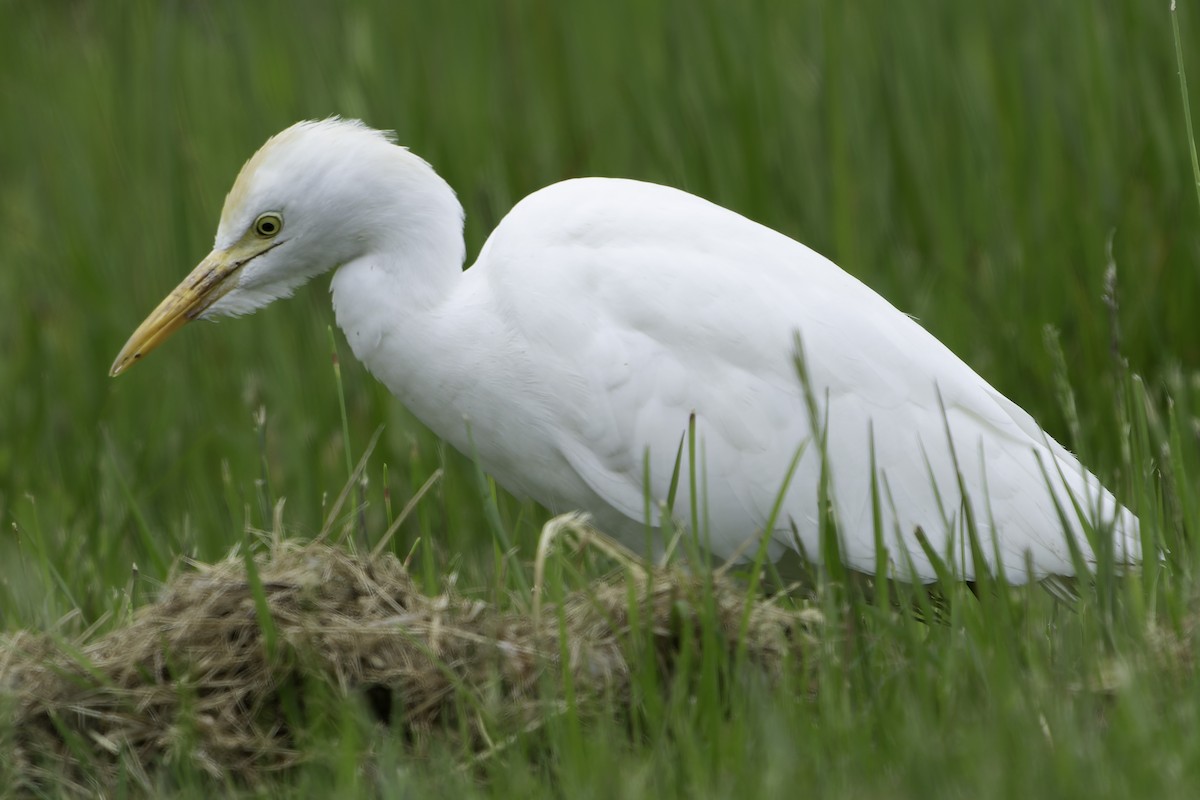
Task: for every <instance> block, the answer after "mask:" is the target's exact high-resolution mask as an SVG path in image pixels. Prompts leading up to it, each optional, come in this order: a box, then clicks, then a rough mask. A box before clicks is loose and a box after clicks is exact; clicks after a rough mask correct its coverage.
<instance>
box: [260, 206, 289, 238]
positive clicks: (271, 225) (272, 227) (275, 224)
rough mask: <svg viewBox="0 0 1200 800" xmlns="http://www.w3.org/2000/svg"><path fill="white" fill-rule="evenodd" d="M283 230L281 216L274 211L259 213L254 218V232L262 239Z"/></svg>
mask: <svg viewBox="0 0 1200 800" xmlns="http://www.w3.org/2000/svg"><path fill="white" fill-rule="evenodd" d="M281 230H283V217H281V216H279V215H278V214H274V213H270V212H268V213H266V214H260V215H259V216H258V219H256V220H254V232H255V233H257V234H258V235H259V236H261V237H263V238H264V239H269V238H271V237H272V236H274V235H275V234H277V233H279V232H280V231H281Z"/></svg>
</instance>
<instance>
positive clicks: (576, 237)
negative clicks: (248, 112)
mask: <svg viewBox="0 0 1200 800" xmlns="http://www.w3.org/2000/svg"><path fill="white" fill-rule="evenodd" d="M270 218H275V219H278V220H279V223H280V224H279V226H278V228H277V229H275V230H274V231H273V232H272V230H271V226H270V224H269V223H270ZM264 219H266V220H267V223H262V222H261V221H262V220H264ZM462 222H463V214H462V208H461V206H460V205H459V203H458V201H457V199H456V198H455V196H454V193H453V191H452V190H451V189H450V187H449V186H448V185H447V184H446V183H445V182H444V181H443V180H442V179H441V178H440V177H438V176H437V174H436V173H435V172H434V171H433V169H432V168H431V167H429V165H428V164H426V163H425V162H424V161H422V160H421V159H420V158H418V157H417V156H415V155H413V154H411V153H409V152H408V151H407V150H405V149H403V148H401V147H397V146H396V145H394V144H393V143H392V142H391V141H390V140H389V139H388V138H387V137H386V136H385V135H384V134H382V133H380V132H378V131H374V130H371V129H369V128H367V127H366V126H364V125H362V124H361V123H358V122H351V121H341V120H326V121H323V122H304V123H299V124H297V125H294V126H292V127H291V128H288V129H287V130H286V131H284V132H283V133H281V134H279V135H278V136H276V137H274V138H273V139H271V140H270V141H268V142H267V144H266V145H264V147H263V148H262V149H261V150H260V151H259V152H258V153H257V154H256V155H255V156H254V157H253V158H252V159H251V160H250V161H249V162H247V165H246V166H245V167H244V168H243V170H242V173H241V174H240V175H239V176H238V180H237V182H236V183H235V185H234V188H233V189H232V190H231V192H230V194H229V197H228V198H227V200H226V204H225V209H224V212H223V213H222V217H221V224H220V227H219V230H218V232H217V237H216V245H215V248H214V250H213V253H212V254H210V256H209V257H208V258H206V259H205V260H204V261H203V262H202V263H201V265H200V266H199V267H197V268H196V270H195V271H194V272H193V274H192V275H191V276H189V278H188V279H187V280H185V281H184V283H183V284H181V285H180V287H179V288H177V289H176V290H175V291H174V292H172V294H171V295H170V296H169V297H168V298H167V299H166V300H164V302H163V304H162V305H161V306H160V307H159V309H158V310H156V311H155V312H154V313H153V314H151V316H150V317H149V318H148V319H147V321H146V322H145V323H143V325H142V327H141V328H139V329H138V331H137V332H136V333H135V334H134V335H133V337H132V338H131V339H130V342H129V343H128V344H127V345H126V347H125V350H123V351H122V353H121V355H120V356H118V358H117V361H116V363H115V364H114V365H113V372H114V374H115V373H117V372H120V371H121V370H122V369H124V368H125V367H126V366H127V365H128V364H129V363H131V362H132V361H133V360H134V359H136V358H138V357H140V356H141V355H142V354H144V353H146V352H148V351H149V350H150V349H151V348H153V347H154V346H156V345H157V344H158V343H159V342H160V341H161V340H162V339H163V338H165V337H166V336H167V335H168V334H169V333H170V332H172V331H173V330H175V329H176V328H178V327H179V326H180V325H182V324H183V322H185V321H187V320H188V319H192V318H195V317H199V316H213V315H217V314H222V313H233V314H239V313H246V312H249V311H252V310H254V309H255V308H258V307H260V306H262V305H265V304H266V303H268V302H270V301H271V300H274V299H275V298H277V297H281V296H285V295H288V294H290V293H291V291H292V290H293V289H294V288H295V287H296V286H298V285H299V284H301V283H303V282H304V281H306V280H308V279H309V278H311V277H313V276H315V275H317V274H320V273H322V272H325V271H328V270H336V272H335V273H334V276H333V281H332V293H333V303H334V308H335V310H336V316H337V322H338V325H339V326H340V327H341V329H342V330H343V331H344V333H345V335H346V338H347V339H348V341H349V343H350V346H351V348H352V349H353V351H354V353H355V355H356V356H357V357H358V358H359V359H361V360H362V361H363V363H365V364H366V365H367V367H368V368H369V369H370V370H371V372H372V373H374V374H375V375H376V376H377V377H378V378H379V379H380V380H381V381H383V383H384V384H386V385H387V387H388V388H389V389H390V390H391V391H392V392H393V393H394V394H395V395H396V396H397V397H398V398H399V399H400V400H401V402H403V403H404V404H405V405H406V406H407V407H408V408H409V409H410V410H411V411H412V412H413V413H414V414H415V415H416V416H417V417H418V418H420V419H421V420H422V421H423V422H424V423H425V424H427V425H428V426H429V427H430V428H431V429H432V430H433V431H435V432H436V433H437V434H438V435H439V436H442V437H444V438H445V439H446V440H447V441H449V442H450V443H451V444H452V445H454V446H455V447H456V448H458V449H459V450H461V451H462V452H464V453H466V454H468V455H470V456H472V457H475V458H478V459H479V462H480V463H481V465H482V466H483V468H484V469H485V470H487V471H488V472H489V473H490V474H492V475H493V476H494V477H495V478H496V480H497V481H498V482H499V483H500V484H502V485H503V486H505V487H506V488H508V489H510V490H511V491H513V492H515V493H517V494H519V495H526V496H529V497H532V498H534V499H536V500H538V501H539V502H541V503H543V504H544V505H546V506H548V507H550V508H551V509H553V510H557V511H565V510H572V509H584V510H587V511H590V512H591V513H592V514H593V515H594V516H595V519H596V521H597V524H598V525H599V526H600V527H601V528H603V529H605V530H607V531H609V532H610V533H613V534H615V535H617V536H618V537H619V538H623V539H625V540H626V541H627V542H629V543H630V544H632V545H634V546H638V547H640V546H641V543H642V542H644V541H645V531H646V522H647V520H646V509H647V491H648V492H649V499H650V500H651V502H650V503H649V508H650V520H649V523H650V525H651V526H652V527H655V528H657V527H658V526H659V525H660V524H661V520H660V514H661V502H662V501H663V500H664V499H665V498H666V497H667V495H668V492H669V488H670V485H671V481H672V475H673V472H674V467H675V463H676V458H677V454H678V453H679V448H680V445H681V440H682V438H683V436H684V434H685V432H686V431H687V429H688V425H689V418H690V417H691V416H692V415H693V414H694V417H695V430H696V441H697V448H696V453H695V455H694V460H695V463H696V464H697V476H698V480H699V485H700V486H701V487H702V490H701V491H700V492H698V494H699V497H698V498H697V502H698V504H699V506H700V507H701V508H702V510H703V513H702V519H704V520H706V525H702V526H701V527H702V528H703V529H704V530H703V533H704V535H705V536H706V538H707V541H708V542H709V544H710V546H711V549H712V551H713V552H714V554H715V555H716V556H718V557H721V558H724V557H728V556H730V555H734V554H736V553H738V552H746V550H745V544H746V542H747V540H750V539H753V538H754V537H756V536H757V535H758V534H759V533H760V532H761V530H762V528H763V527H764V526H765V524H766V523H767V521H768V518H769V517H770V514H771V510H772V508H773V506H774V505H775V502H776V498H777V497H778V496H779V494H780V491H781V489H782V487H783V485H784V481H785V478H786V476H787V474H788V470H789V465H790V464H791V462H792V460H793V458H794V456H795V455H796V454H797V452H801V453H802V455H801V457H800V460H799V462H798V466H797V468H796V470H795V473H794V475H793V476H792V478H791V480H790V483H788V485H787V487H786V490H785V492H784V494H783V502H782V505H781V513H780V515H779V517H778V519H777V520H776V524H775V525H774V530H773V531H772V532H771V535H770V538H771V545H770V555H771V556H772V557H777V556H779V555H780V554H781V553H783V552H784V551H786V550H788V549H793V548H796V547H798V546H802V547H803V549H804V550H805V551H806V552H807V554H808V555H809V556H816V555H817V554H818V553H819V552H820V548H819V542H818V519H819V516H820V515H819V509H818V484H819V480H820V474H821V457H820V450H821V448H820V446H819V444H818V440H817V439H815V438H814V436H813V425H812V421H811V420H810V411H809V407H808V406H807V405H806V403H805V394H804V390H803V387H802V384H801V381H800V380H799V378H798V375H797V370H796V363H795V347H794V342H795V340H796V336H797V334H799V336H800V337H801V339H802V341H803V347H804V355H805V359H804V360H805V363H806V365H807V370H808V373H809V376H810V385H811V388H812V396H813V398H814V399H815V401H816V410H817V417H818V419H819V420H821V422H820V423H819V424H818V426H817V428H818V429H820V428H822V427H824V428H825V429H826V431H827V439H826V442H827V445H826V451H827V454H828V455H827V458H828V462H827V463H828V468H829V476H830V485H831V493H832V497H833V510H834V516H835V518H836V520H837V523H838V528H839V531H840V536H841V549H842V554H843V557H844V559H845V560H846V562H847V564H848V565H849V566H851V567H853V568H855V569H858V570H862V571H865V572H874V571H875V566H876V552H875V551H876V546H875V542H876V535H875V527H874V524H873V519H874V516H875V508H874V504H873V502H872V478H871V472H872V468H871V465H872V452H873V455H874V463H875V467H876V471H875V474H876V486H877V488H878V495H879V496H880V497H881V502H880V504H879V505H880V507H879V509H878V512H879V515H880V518H881V520H882V523H883V524H882V534H883V540H884V542H885V545H886V547H887V549H888V556H889V559H890V562H891V565H892V566H891V568H892V569H893V570H894V572H895V574H897V575H899V576H901V577H909V578H916V579H918V580H923V581H928V580H932V579H934V577H935V573H934V569H933V566H932V564H931V563H930V560H929V559H928V558H927V555H926V553H925V552H924V550H923V549H922V547H921V546H920V545H919V543H918V538H917V535H916V533H915V531H916V530H917V529H918V528H920V529H921V530H922V531H923V532H924V534H925V535H926V537H928V540H929V541H930V543H931V544H932V545H933V547H934V549H935V550H937V552H938V553H940V554H941V555H942V557H943V558H947V560H948V562H949V563H950V564H951V565H953V567H954V568H955V569H957V570H958V572H959V574H960V575H961V576H962V577H963V578H966V579H972V578H974V577H975V569H974V566H973V563H972V558H971V554H970V552H969V547H968V545H967V538H966V526H965V524H964V508H965V504H964V497H963V492H962V491H960V486H961V487H962V488H964V489H965V491H966V497H967V500H968V502H969V504H970V507H971V509H972V511H973V516H974V520H975V523H976V525H977V528H978V532H979V536H980V537H981V539H982V541H983V550H984V553H983V555H984V556H985V558H986V560H987V562H988V564H989V566H990V568H991V569H995V568H996V567H997V566H1002V567H1003V569H1004V571H1005V574H1006V575H1007V577H1008V578H1009V580H1013V581H1024V580H1028V579H1033V578H1038V577H1042V576H1045V575H1047V574H1060V575H1070V574H1073V573H1074V572H1075V568H1074V564H1073V561H1072V558H1071V553H1070V547H1069V545H1068V543H1067V536H1068V535H1069V536H1071V537H1073V538H1074V541H1075V543H1076V544H1077V545H1078V548H1079V552H1080V553H1081V554H1082V555H1083V557H1084V559H1085V561H1087V562H1088V563H1091V562H1093V561H1094V558H1095V556H1094V554H1093V549H1092V547H1091V546H1090V544H1089V540H1088V538H1087V537H1086V536H1085V534H1084V530H1083V528H1084V526H1083V525H1081V523H1080V520H1079V519H1078V516H1077V514H1076V511H1075V504H1078V505H1079V506H1080V507H1081V508H1082V509H1083V510H1084V516H1085V518H1086V519H1087V521H1088V524H1089V525H1092V526H1095V527H1096V528H1097V529H1098V530H1099V532H1100V535H1105V536H1108V535H1111V536H1112V537H1113V539H1114V542H1113V544H1114V547H1115V553H1116V556H1117V559H1118V560H1119V561H1121V562H1126V563H1133V562H1136V561H1138V560H1139V559H1140V546H1139V536H1138V523H1137V520H1136V518H1135V517H1133V516H1132V515H1131V514H1130V513H1129V512H1128V511H1126V510H1125V509H1124V508H1122V507H1121V506H1119V505H1118V504H1117V502H1116V501H1115V500H1114V499H1113V497H1112V495H1111V494H1110V493H1109V492H1108V491H1107V490H1105V489H1104V488H1103V487H1102V486H1101V485H1100V483H1099V481H1098V480H1097V479H1096V478H1095V477H1094V476H1093V475H1092V474H1091V473H1089V472H1087V471H1086V470H1085V469H1083V467H1082V466H1081V465H1080V464H1079V462H1078V461H1077V460H1076V459H1075V457H1074V456H1072V455H1071V454H1070V453H1068V452H1067V451H1066V450H1065V449H1063V448H1062V447H1060V446H1059V445H1058V444H1057V443H1055V442H1054V441H1053V440H1051V439H1050V438H1049V437H1048V436H1046V435H1045V434H1044V433H1043V432H1042V431H1041V429H1040V428H1039V427H1038V425H1037V424H1036V423H1035V422H1034V420H1033V419H1032V418H1031V417H1030V416H1029V415H1028V414H1026V413H1025V412H1024V411H1022V410H1021V409H1020V408H1019V407H1017V406H1016V405H1015V404H1014V403H1012V402H1011V401H1009V400H1008V399H1007V398H1005V397H1004V396H1003V395H1001V394H1000V393H999V392H998V391H996V390H995V389H994V388H992V387H991V386H990V385H988V383H987V382H986V381H984V380H983V379H982V378H981V377H980V376H979V375H977V374H976V373H975V372H974V371H973V370H972V369H971V368H970V367H968V366H967V365H966V364H965V363H963V361H961V360H960V359H959V358H957V357H956V356H955V355H954V354H953V353H951V352H950V351H949V350H948V349H947V348H946V347H945V346H944V345H942V344H941V343H940V342H939V341H938V340H937V339H935V338H934V337H933V336H932V335H930V334H929V333H928V332H926V331H925V330H924V329H923V328H922V327H921V326H920V325H919V324H917V323H916V322H915V321H913V320H912V319H910V318H909V317H908V316H906V315H905V314H903V313H901V312H900V311H898V310H897V309H896V308H895V307H893V306H892V305H891V304H889V303H888V302H887V301H886V300H884V299H883V298H882V297H880V296H879V295H878V294H876V293H875V292H874V291H872V290H871V289H869V288H868V287H867V286H865V285H864V284H862V283H861V282H859V281H858V280H857V279H855V278H854V277H852V276H851V275H849V274H847V273H845V272H843V271H842V270H841V269H839V268H838V267H837V266H836V265H834V264H833V263H832V262H830V261H829V260H827V259H825V258H823V257H822V256H820V255H818V254H816V253H814V252H813V251H812V250H809V249H808V248H807V247H805V246H804V245H802V244H799V243H797V242H795V241H793V240H791V239H789V238H787V237H786V236H783V235H782V234H779V233H777V232H775V231H772V230H770V229H768V228H766V227H763V226H761V225H758V224H756V223H754V222H751V221H750V220H747V219H745V218H744V217H741V216H739V215H738V214H735V213H733V212H731V211H728V210H726V209H723V208H721V207H719V206H716V205H713V204H712V203H709V202H707V201H705V200H702V199H700V198H698V197H695V196H693V195H689V194H687V193H685V192H681V191H678V190H675V189H671V188H667V187H663V186H658V185H654V184H648V183H640V182H637V181H630V180H613V179H603V178H583V179H577V180H570V181H565V182H563V183H559V184H555V185H553V186H550V187H547V188H545V189H542V190H541V191H538V192H535V193H534V194H532V195H530V196H529V197H527V198H525V199H524V200H522V201H521V202H520V203H518V204H517V206H516V207H515V208H513V210H512V211H511V212H510V213H509V214H508V216H507V217H505V218H504V220H503V221H502V222H501V223H500V225H499V226H498V227H497V228H496V230H495V231H494V232H493V233H492V235H491V237H490V238H489V239H488V241H487V243H486V245H485V246H484V248H483V250H482V252H481V253H480V255H479V259H478V260H477V261H476V263H475V265H474V266H472V267H471V268H470V269H468V270H466V271H465V272H463V271H462V269H461V267H462V264H463V260H464V245H463V238H462ZM260 227H262V228H263V230H258V229H259V228H260ZM948 435H949V438H948ZM951 441H952V442H953V451H952V450H951V447H950V442H951ZM685 448H686V445H685ZM688 462H689V455H688V453H687V452H686V450H685V452H684V455H683V464H684V470H685V472H686V470H687V464H688ZM646 464H648V465H649V474H646V471H645V469H644V466H645V465H646ZM956 464H957V468H956ZM960 475H961V484H960V480H959V476H960ZM688 484H689V480H688V475H687V474H685V475H684V476H683V477H682V479H681V480H680V481H679V489H678V496H677V498H676V503H675V512H676V513H675V515H676V516H677V517H683V518H684V521H685V522H687V521H688V520H687V519H686V516H687V514H686V511H687V509H688V508H689V507H690V506H691V502H690V497H689V495H688ZM1060 510H1061V512H1062V513H1060ZM1064 516H1065V519H1066V520H1067V522H1068V528H1069V530H1064V525H1063V519H1064ZM797 538H798V540H799V542H797ZM753 549H754V546H753V544H751V545H750V547H749V551H748V552H750V553H752V552H753ZM997 557H998V559H999V564H997ZM1030 566H1031V567H1032V572H1031V571H1030V569H1029V567H1030Z"/></svg>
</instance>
